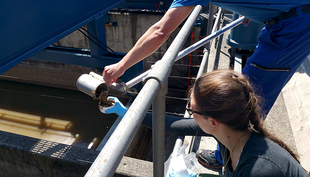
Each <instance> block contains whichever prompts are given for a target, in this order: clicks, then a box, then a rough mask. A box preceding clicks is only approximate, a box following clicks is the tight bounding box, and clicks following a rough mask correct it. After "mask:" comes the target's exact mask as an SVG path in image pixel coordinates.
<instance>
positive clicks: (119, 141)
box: [85, 5, 245, 177]
mask: <svg viewBox="0 0 310 177" xmlns="http://www.w3.org/2000/svg"><path fill="white" fill-rule="evenodd" d="M201 9H202V6H200V5H198V6H196V7H195V9H194V10H193V12H192V14H191V15H190V17H189V18H188V20H187V21H186V23H185V24H184V26H183V27H182V29H181V31H180V32H179V34H178V35H177V37H176V38H175V40H174V41H173V43H172V44H171V45H170V47H169V49H168V50H167V52H166V53H165V55H164V56H163V58H162V59H161V60H159V61H158V62H156V63H155V65H154V66H153V68H152V69H151V70H149V71H148V72H145V73H146V74H145V73H144V74H145V75H147V77H145V76H144V77H142V78H144V79H145V80H144V81H145V85H144V86H143V88H142V89H141V91H140V93H139V94H138V95H137V97H136V99H135V100H134V102H133V103H132V105H131V106H130V108H129V109H128V111H127V113H126V114H125V116H124V117H123V119H122V120H121V121H120V122H119V124H118V126H117V127H116V129H115V130H114V132H113V134H112V135H111V137H110V138H109V140H108V141H107V142H106V144H105V146H104V147H103V149H102V150H101V152H100V153H99V155H98V156H97V158H96V159H95V161H94V162H93V164H92V165H91V167H90V169H89V170H88V172H87V173H86V175H85V176H86V177H90V176H92V177H101V176H113V174H114V172H115V170H116V168H117V166H118V164H119V163H120V161H121V159H122V157H123V156H124V154H125V152H126V150H127V148H128V146H129V144H130V142H131V140H132V139H133V137H134V135H135V134H136V132H137V129H138V127H139V126H140V124H141V122H142V120H143V118H144V117H145V115H146V113H147V111H148V109H149V107H150V105H151V103H152V102H153V101H154V99H155V98H156V96H157V93H158V92H159V91H160V89H163V88H164V85H165V83H166V81H167V78H168V76H169V75H170V72H171V68H172V65H173V63H174V62H175V61H177V60H179V59H180V58H182V57H184V56H185V55H187V54H189V53H190V52H192V51H194V50H196V49H197V48H199V47H201V46H203V45H204V44H206V43H208V42H209V41H210V40H212V39H214V38H216V37H218V36H219V35H221V34H223V33H224V32H225V31H227V30H229V29H231V28H233V27H235V26H237V25H239V24H240V23H241V22H242V21H243V20H244V19H245V18H244V17H242V18H239V19H237V20H235V21H234V22H232V23H231V24H229V25H227V26H225V27H224V28H222V29H220V30H218V31H216V32H214V33H212V34H211V35H209V36H207V37H205V38H204V39H202V40H200V41H199V42H197V43H195V44H194V45H192V46H190V47H188V48H186V49H185V50H183V51H182V52H179V51H180V49H181V47H182V46H183V44H184V41H185V39H186V38H187V36H188V34H189V32H190V30H191V28H192V26H193V25H194V23H195V21H196V19H197V17H198V15H199V13H200V11H201ZM197 13H198V14H197ZM178 52H179V53H178ZM142 78H141V80H142ZM139 82H140V81H139ZM132 86H133V85H132ZM156 99H157V98H156ZM157 102H158V103H160V101H157ZM154 111H155V112H156V110H153V112H154ZM158 111H161V110H158ZM156 114H157V115H160V114H158V113H155V114H154V115H156ZM153 119H156V116H155V117H153ZM153 129H154V127H153ZM155 138H156V137H155ZM162 141H164V140H162ZM155 148H156V147H155ZM154 163H158V162H154ZM158 164H163V162H162V161H160V162H159V163H158ZM158 169H160V170H158ZM158 169H157V170H156V169H154V176H163V175H164V174H163V170H162V166H161V165H160V166H159V168H158Z"/></svg>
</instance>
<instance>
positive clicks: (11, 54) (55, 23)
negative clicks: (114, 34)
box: [0, 0, 125, 74]
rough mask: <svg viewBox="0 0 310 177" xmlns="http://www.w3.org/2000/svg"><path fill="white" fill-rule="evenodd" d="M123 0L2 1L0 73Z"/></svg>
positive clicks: (0, 4)
mask: <svg viewBox="0 0 310 177" xmlns="http://www.w3.org/2000/svg"><path fill="white" fill-rule="evenodd" d="M124 1H125V0H113V1H111V0H87V1H85V0H54V1H37V0H27V1H20V0H8V1H1V2H0V15H1V18H0V24H1V28H0V74H2V73H3V72H5V71H7V70H9V69H10V68H12V67H14V66H15V65H17V64H19V63H20V62H22V61H23V60H25V59H27V58H29V57H30V56H32V55H34V54H35V53H37V52H39V51H40V50H42V49H44V48H45V47H47V46H49V45H50V44H52V43H54V42H56V41H58V40H60V39H61V38H63V37H65V36H66V35H68V34H70V33H71V32H73V31H75V30H76V29H78V28H79V27H81V26H83V25H86V24H87V23H89V22H91V21H92V20H94V19H96V18H99V17H101V16H102V15H103V14H104V13H106V12H108V11H109V10H110V9H112V8H114V7H116V6H118V5H120V4H121V3H123V2H124Z"/></svg>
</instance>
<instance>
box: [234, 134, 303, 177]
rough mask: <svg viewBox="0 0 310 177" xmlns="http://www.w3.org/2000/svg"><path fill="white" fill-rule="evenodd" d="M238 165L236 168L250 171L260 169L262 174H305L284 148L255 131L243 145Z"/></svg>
mask: <svg viewBox="0 0 310 177" xmlns="http://www.w3.org/2000/svg"><path fill="white" fill-rule="evenodd" d="M239 165H240V166H239ZM239 165H238V168H239V167H240V168H245V169H247V168H249V169H251V173H253V172H254V171H256V170H257V171H259V170H261V171H260V172H259V173H260V174H263V175H267V174H271V175H273V176H298V174H299V175H300V174H302V175H301V176H303V175H304V174H306V173H305V171H304V170H303V168H302V167H301V166H300V164H299V163H298V162H297V161H296V160H295V159H294V158H293V157H292V156H291V155H290V154H289V153H288V152H287V151H286V150H285V149H284V148H282V147H281V146H279V145H278V144H276V143H275V142H273V141H272V140H270V139H268V138H265V137H262V136H260V135H259V134H257V133H253V134H252V136H251V138H250V139H249V141H248V142H247V144H246V145H245V146H244V148H243V151H242V153H241V156H240V158H239ZM268 176H270V175H268Z"/></svg>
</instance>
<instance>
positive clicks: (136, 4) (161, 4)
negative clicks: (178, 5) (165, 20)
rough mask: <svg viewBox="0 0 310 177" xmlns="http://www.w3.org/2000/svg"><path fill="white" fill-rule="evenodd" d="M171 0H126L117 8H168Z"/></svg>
mask: <svg viewBox="0 0 310 177" xmlns="http://www.w3.org/2000/svg"><path fill="white" fill-rule="evenodd" d="M172 1H173V0H127V1H126V2H124V3H123V4H121V5H120V6H118V7H117V8H124V9H148V10H164V11H165V10H168V9H169V7H170V5H171V3H172Z"/></svg>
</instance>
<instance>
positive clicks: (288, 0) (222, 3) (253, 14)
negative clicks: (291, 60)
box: [170, 0, 310, 23]
mask: <svg viewBox="0 0 310 177" xmlns="http://www.w3.org/2000/svg"><path fill="white" fill-rule="evenodd" d="M210 1H211V2H212V3H213V4H215V5H217V6H219V7H222V8H224V9H227V10H230V11H232V12H235V13H237V14H240V15H242V16H245V17H247V18H249V19H251V20H253V21H255V22H258V23H260V22H263V21H267V20H270V19H272V18H274V17H276V16H278V15H279V14H280V13H282V12H288V11H289V10H290V9H292V8H294V7H297V6H300V5H304V4H310V0H174V1H173V2H172V4H171V6H170V8H174V7H181V6H190V5H203V6H206V5H207V4H208V3H209V2H210Z"/></svg>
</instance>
